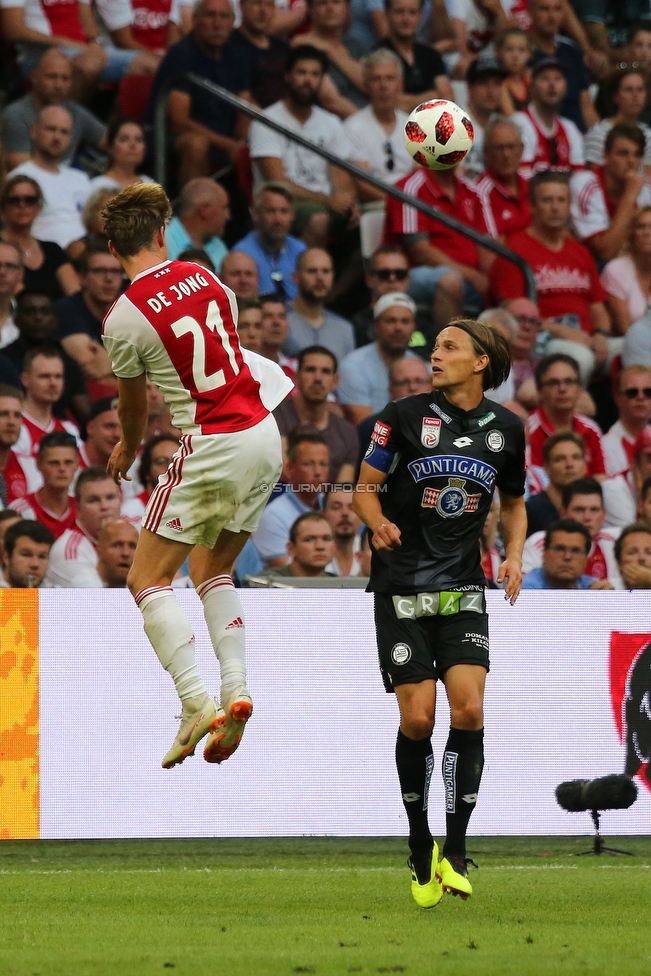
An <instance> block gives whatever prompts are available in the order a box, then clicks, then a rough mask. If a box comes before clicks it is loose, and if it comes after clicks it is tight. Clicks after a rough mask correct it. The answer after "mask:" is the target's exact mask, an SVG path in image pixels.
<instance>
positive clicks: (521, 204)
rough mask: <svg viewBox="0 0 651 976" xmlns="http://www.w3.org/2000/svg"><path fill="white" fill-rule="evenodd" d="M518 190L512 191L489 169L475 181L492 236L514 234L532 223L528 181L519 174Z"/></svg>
mask: <svg viewBox="0 0 651 976" xmlns="http://www.w3.org/2000/svg"><path fill="white" fill-rule="evenodd" d="M517 179H518V192H517V194H514V193H511V192H510V191H509V190H507V189H506V187H505V186H503V185H502V184H501V183H500V181H499V179H498V178H497V177H496V176H494V175H493V174H492V173H490V172H489V171H488V170H486V172H485V173H484V174H483V176H480V178H479V179H478V180H477V182H476V183H475V189H476V190H477V193H478V194H479V196H480V197H481V200H482V203H483V205H484V213H485V216H486V224H487V227H488V233H489V234H490V235H491V237H501V236H502V235H503V234H514V233H515V232H516V231H519V230H525V229H526V228H527V227H528V226H529V225H530V223H531V204H530V203H529V189H528V185H527V181H526V180H525V179H524V177H522V176H518V178H517Z"/></svg>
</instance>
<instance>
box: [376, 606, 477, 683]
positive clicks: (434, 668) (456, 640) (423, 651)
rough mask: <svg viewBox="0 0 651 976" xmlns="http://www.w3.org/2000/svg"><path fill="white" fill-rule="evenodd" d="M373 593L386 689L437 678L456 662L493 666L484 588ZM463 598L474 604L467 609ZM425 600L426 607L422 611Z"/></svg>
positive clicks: (379, 651)
mask: <svg viewBox="0 0 651 976" xmlns="http://www.w3.org/2000/svg"><path fill="white" fill-rule="evenodd" d="M374 598H375V632H376V637H377V646H378V653H379V658H380V671H381V672H382V680H383V681H384V687H385V689H386V691H388V692H392V691H393V689H394V688H395V687H396V685H406V684H418V683H419V682H420V681H425V680H427V679H428V678H433V679H434V680H436V679H437V678H440V677H442V676H443V675H444V674H445V672H446V671H447V669H448V668H450V667H452V665H454V664H479V665H481V666H482V667H484V668H486V670H487V671H488V670H489V665H490V662H489V657H488V614H487V613H486V600H485V597H484V594H483V593H481V592H475V593H472V594H465V593H464V594H460V593H441V594H432V593H423V594H413V595H412V596H409V597H400V596H393V595H391V594H389V593H375V594H374ZM435 601H436V602H435ZM464 603H465V604H466V605H467V606H472V608H473V609H470V610H468V609H464V608H463V604H464ZM432 604H434V612H432ZM423 606H424V607H425V611H426V612H422V607H423ZM436 608H438V609H436ZM441 611H443V612H441ZM410 614H411V615H410Z"/></svg>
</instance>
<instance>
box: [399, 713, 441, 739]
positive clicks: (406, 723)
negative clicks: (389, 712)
mask: <svg viewBox="0 0 651 976" xmlns="http://www.w3.org/2000/svg"><path fill="white" fill-rule="evenodd" d="M400 728H401V729H402V732H403V734H404V735H406V736H407V738H408V739H414V741H416V742H418V741H420V740H421V739H429V737H430V736H431V734H432V732H433V730H434V718H433V716H431V715H429V714H427V713H426V712H423V713H418V714H414V715H405V716H403V718H402V721H401V722H400Z"/></svg>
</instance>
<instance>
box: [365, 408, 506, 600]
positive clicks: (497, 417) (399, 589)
mask: <svg viewBox="0 0 651 976" xmlns="http://www.w3.org/2000/svg"><path fill="white" fill-rule="evenodd" d="M365 460H366V462H367V463H368V464H370V465H371V466H372V467H374V468H377V469H378V470H380V471H385V472H387V473H388V475H389V476H388V478H387V481H386V485H385V488H384V491H382V492H381V493H380V503H381V505H382V511H383V513H384V515H386V517H387V519H388V520H389V521H391V522H394V523H395V524H396V525H397V526H398V528H399V529H400V531H401V538H402V545H401V546H398V548H396V549H394V550H393V551H391V552H388V551H387V550H382V551H375V550H374V551H373V556H372V563H371V577H370V581H369V585H368V589H369V590H370V591H373V592H376V593H419V592H439V591H441V590H455V589H464V590H474V589H483V587H484V573H483V571H482V568H481V559H480V552H479V537H480V535H481V532H482V528H483V525H484V522H485V520H486V516H487V514H488V511H489V509H490V506H491V500H492V497H493V493H494V491H495V488H496V487H497V488H499V489H500V491H503V492H504V493H505V494H507V495H513V496H519V495H523V494H524V486H525V460H524V427H523V425H522V421H521V420H520V418H519V417H516V415H515V414H514V413H512V412H511V411H510V410H506V409H505V408H504V407H502V406H500V404H498V403H493V402H492V401H491V400H486V399H485V398H484V399H483V400H482V402H481V403H480V404H479V406H478V407H477V408H476V409H475V410H470V411H465V410H460V409H459V408H458V407H455V406H453V405H452V404H451V403H449V402H448V401H447V400H446V398H445V396H444V395H443V393H441V392H440V391H435V392H430V393H419V394H417V395H416V396H409V397H405V398H404V399H402V400H397V401H395V402H392V403H389V404H387V406H386V407H385V408H384V410H383V411H382V413H381V414H380V416H379V418H378V419H377V421H376V423H375V427H374V429H373V434H372V439H371V443H370V444H369V447H368V450H367V452H366V457H365Z"/></svg>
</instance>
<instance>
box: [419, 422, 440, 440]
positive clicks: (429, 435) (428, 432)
mask: <svg viewBox="0 0 651 976" xmlns="http://www.w3.org/2000/svg"><path fill="white" fill-rule="evenodd" d="M440 437H441V421H440V420H439V419H438V417H423V425H422V427H421V428H420V442H421V444H422V445H423V447H436V445H437V444H438V442H439V439H440Z"/></svg>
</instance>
